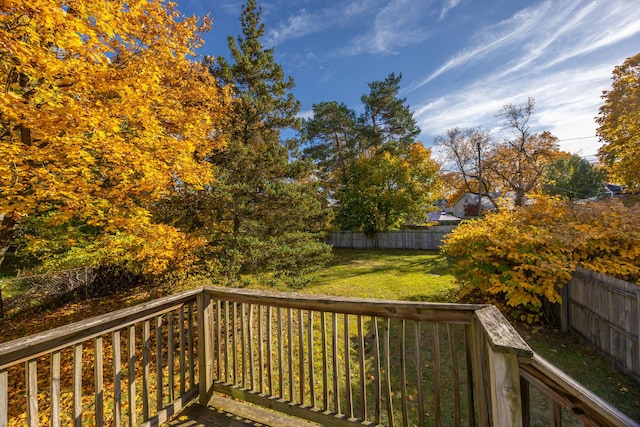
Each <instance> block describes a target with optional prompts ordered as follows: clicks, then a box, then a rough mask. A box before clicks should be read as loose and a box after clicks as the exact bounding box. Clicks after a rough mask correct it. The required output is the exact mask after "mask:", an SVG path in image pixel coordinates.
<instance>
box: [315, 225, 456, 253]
mask: <svg viewBox="0 0 640 427" xmlns="http://www.w3.org/2000/svg"><path fill="white" fill-rule="evenodd" d="M455 227H456V226H455V225H438V226H433V227H429V228H427V229H419V230H392V231H380V232H377V233H376V234H374V235H373V236H371V237H367V236H366V235H365V234H364V233H363V232H361V231H344V230H340V231H330V232H329V235H328V237H327V243H328V244H330V245H331V246H333V247H334V248H350V249H424V250H432V251H434V250H437V249H438V248H440V246H442V240H443V238H444V236H446V235H447V234H448V233H450V232H451V231H453V229H454V228H455Z"/></svg>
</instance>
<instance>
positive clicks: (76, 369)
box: [73, 343, 82, 427]
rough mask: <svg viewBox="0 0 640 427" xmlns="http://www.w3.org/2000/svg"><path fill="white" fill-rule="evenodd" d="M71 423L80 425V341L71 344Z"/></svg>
mask: <svg viewBox="0 0 640 427" xmlns="http://www.w3.org/2000/svg"><path fill="white" fill-rule="evenodd" d="M73 425H74V426H76V427H81V426H82V343H79V344H76V345H75V346H73Z"/></svg>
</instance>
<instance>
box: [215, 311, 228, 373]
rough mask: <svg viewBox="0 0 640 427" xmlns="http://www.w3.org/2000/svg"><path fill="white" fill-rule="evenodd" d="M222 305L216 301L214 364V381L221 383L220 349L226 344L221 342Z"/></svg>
mask: <svg viewBox="0 0 640 427" xmlns="http://www.w3.org/2000/svg"><path fill="white" fill-rule="evenodd" d="M223 304H224V302H223V301H221V300H217V301H216V325H215V330H216V346H217V347H216V348H217V351H216V364H217V371H216V372H217V374H216V379H217V380H218V381H222V380H223V379H224V377H223V376H222V349H223V347H226V346H227V344H226V343H224V342H223V341H222V305H223Z"/></svg>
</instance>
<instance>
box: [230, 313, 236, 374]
mask: <svg viewBox="0 0 640 427" xmlns="http://www.w3.org/2000/svg"><path fill="white" fill-rule="evenodd" d="M237 328H238V304H237V303H235V302H233V303H231V328H230V329H231V358H232V360H233V371H232V372H231V381H232V382H233V384H234V385H237V384H238V329H237Z"/></svg>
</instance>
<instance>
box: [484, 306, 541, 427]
mask: <svg viewBox="0 0 640 427" xmlns="http://www.w3.org/2000/svg"><path fill="white" fill-rule="evenodd" d="M474 335H475V340H476V349H477V350H478V352H479V353H480V356H481V359H484V363H483V364H482V365H483V368H484V374H482V375H481V376H483V377H484V386H485V389H484V392H485V393H486V394H485V396H484V398H483V399H482V398H481V399H479V402H482V401H483V400H486V404H487V409H488V414H486V413H485V411H484V410H482V412H481V413H482V414H483V415H484V416H483V417H482V419H480V423H481V425H483V424H485V423H486V422H487V417H486V415H489V420H488V421H489V424H490V425H495V426H518V427H519V426H522V425H523V413H522V408H523V406H522V394H521V390H520V367H519V361H518V357H519V356H518V355H519V354H522V355H523V357H525V356H528V357H531V354H532V352H531V349H530V348H529V346H528V345H527V344H526V342H525V341H524V340H523V339H522V338H521V337H520V336H519V335H518V333H517V332H516V331H515V329H514V328H513V326H511V324H510V323H509V322H508V321H507V320H506V319H505V318H504V316H502V314H501V313H500V311H499V310H498V309H497V308H496V307H494V306H489V307H486V308H483V309H481V310H478V311H476V318H475V319H474ZM525 396H526V394H525Z"/></svg>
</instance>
